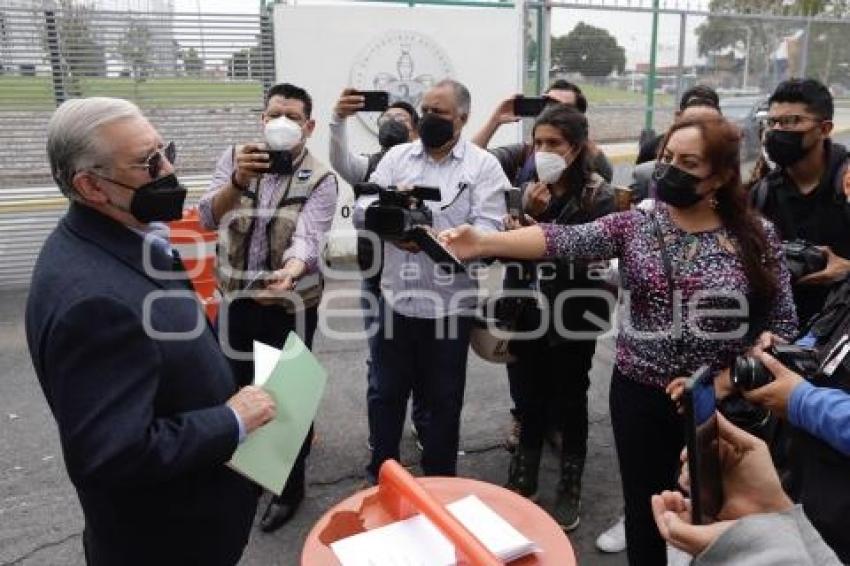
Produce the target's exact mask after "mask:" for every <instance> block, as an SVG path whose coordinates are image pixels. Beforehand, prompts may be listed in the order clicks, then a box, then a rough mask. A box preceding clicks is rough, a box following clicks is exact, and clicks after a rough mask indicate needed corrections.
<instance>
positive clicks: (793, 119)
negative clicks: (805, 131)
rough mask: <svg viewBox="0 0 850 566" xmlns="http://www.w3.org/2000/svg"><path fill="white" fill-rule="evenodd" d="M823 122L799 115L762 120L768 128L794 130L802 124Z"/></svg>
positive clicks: (769, 117)
mask: <svg viewBox="0 0 850 566" xmlns="http://www.w3.org/2000/svg"><path fill="white" fill-rule="evenodd" d="M806 121H809V122H823V120H821V119H820V118H815V117H813V116H801V115H800V114H788V115H787V116H768V117H767V118H765V119H764V123H765V124H766V125H767V127H768V128H776V127H777V126H778V127H780V128H783V129H784V128H794V127H797V126H799V125H800V124H802V123H803V122H806Z"/></svg>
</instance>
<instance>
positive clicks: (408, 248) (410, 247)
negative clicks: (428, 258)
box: [392, 242, 422, 254]
mask: <svg viewBox="0 0 850 566" xmlns="http://www.w3.org/2000/svg"><path fill="white" fill-rule="evenodd" d="M392 245H394V246H395V247H397V248H398V249H400V250H401V251H403V252H407V253H409V254H418V253H419V252H421V251H422V249H421V248H420V247H419V244H417V243H416V242H392Z"/></svg>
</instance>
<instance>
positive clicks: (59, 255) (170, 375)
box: [26, 204, 259, 565]
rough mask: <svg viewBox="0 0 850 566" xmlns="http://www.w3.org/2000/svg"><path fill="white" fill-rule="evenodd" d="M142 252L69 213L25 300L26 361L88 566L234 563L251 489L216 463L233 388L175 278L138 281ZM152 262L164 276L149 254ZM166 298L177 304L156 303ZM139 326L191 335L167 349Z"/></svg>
mask: <svg viewBox="0 0 850 566" xmlns="http://www.w3.org/2000/svg"><path fill="white" fill-rule="evenodd" d="M142 254H143V240H142V237H141V236H139V235H138V234H136V233H135V232H132V231H131V230H129V229H128V228H126V227H125V226H122V225H121V224H119V223H117V222H114V221H113V220H111V219H109V218H107V217H106V216H103V215H102V214H100V213H98V212H96V211H94V210H93V209H90V208H88V207H85V206H83V205H79V204H72V205H71V207H70V209H69V211H68V214H67V215H66V216H65V217H64V218H63V219H62V220H61V221H60V223H59V225H58V227H57V228H56V229H55V230H54V231H53V233H52V234H51V235H50V237H49V238H48V239H47V242H46V243H45V245H44V247H43V248H42V250H41V253H40V255H39V258H38V261H37V263H36V266H35V272H34V274H33V279H32V286H31V288H30V294H29V298H28V301H27V310H26V330H27V342H28V344H29V350H30V355H31V357H32V361H33V365H34V366H35V371H36V374H37V375H38V379H39V382H40V383H41V387H42V389H43V391H44V394H45V397H46V398H47V402H48V404H49V405H50V409H51V411H52V412H53V415H54V417H55V418H56V423H57V426H58V428H59V437H60V440H61V443H62V451H63V454H64V457H65V464H66V467H67V469H68V475H69V476H70V478H71V481H72V482H73V484H74V486H75V487H76V489H77V493H78V495H79V498H80V503H81V504H82V507H83V512H84V514H85V521H86V533H85V538H84V541H85V544H86V554H87V557H88V561H89V563H90V564H98V565H99V564H110V565H111V564H120V565H125V564H140V565H141V564H144V565H152V564H157V565H161V564H181V565H183V564H204V565H206V564H216V565H217V564H222V565H223V564H235V563H236V562H237V561H238V560H239V557H240V556H241V554H242V550H243V548H244V546H245V544H246V543H247V541H248V535H249V532H250V528H251V523H252V520H253V517H254V513H255V511H256V505H257V495H258V493H259V491H258V490H257V489H256V488H255V487H254V486H253V485H252V484H250V483H249V482H248V481H247V480H245V479H244V478H242V477H241V476H239V475H237V474H236V473H235V472H232V471H231V470H229V469H228V468H227V467H225V465H224V463H225V462H226V461H227V460H228V459H229V458H230V456H231V454H232V453H233V451H234V449H235V448H236V444H237V439H238V425H237V422H236V419H235V417H234V415H233V414H232V412H231V411H230V409H229V408H228V407H226V406H225V405H224V404H223V403H224V402H225V401H226V400H227V399H228V398H229V397H230V396H231V395H233V394H234V393H235V392H236V385H235V383H234V380H233V376H232V374H231V372H230V368H229V365H228V363H227V360H226V359H225V357H224V356H223V354H222V353H221V350H220V347H219V345H218V343H217V340H216V338H215V336H214V335H213V333H212V331H211V330H210V329H209V327H208V326H207V324H206V320H205V319H204V318H203V313H202V312H201V310H200V308H199V305H198V303H197V301H196V300H194V298H193V297H192V294H191V292H190V291H189V288H188V287H187V286H186V282H185V281H168V280H164V279H159V278H157V277H155V276H152V275H148V274H146V273H145V269H144V267H143V260H142V258H143V256H142ZM151 262H152V263H153V265H154V266H155V267H158V268H159V269H170V267H171V258H170V256H168V255H167V253H166V252H165V251H164V250H161V249H152V252H151ZM174 290H182V291H184V296H183V297H182V298H180V299H177V298H174V299H169V298H162V297H160V298H157V293H160V294H161V293H163V292H165V291H174ZM153 299H156V300H153ZM146 300H147V301H148V302H147V303H146ZM146 313H147V314H146ZM146 328H147V330H148V331H150V330H153V331H157V332H172V333H174V332H184V333H186V332H190V331H191V330H192V329H196V328H197V329H198V330H199V332H196V333H195V334H196V336H195V337H192V338H190V339H183V340H165V339H155V338H152V337H151V335H150V334H151V333H150V332H148V331H146Z"/></svg>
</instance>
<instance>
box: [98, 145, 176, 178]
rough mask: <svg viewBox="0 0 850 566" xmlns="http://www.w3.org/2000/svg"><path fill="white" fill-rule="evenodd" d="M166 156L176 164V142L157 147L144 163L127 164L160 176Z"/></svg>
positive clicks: (152, 175) (152, 176) (153, 176)
mask: <svg viewBox="0 0 850 566" xmlns="http://www.w3.org/2000/svg"><path fill="white" fill-rule="evenodd" d="M163 158H165V159H167V160H168V162H169V163H171V164H172V165H174V161H175V160H176V159H177V148H176V147H175V145H174V142H168V144H167V145H166V146H165V147H163V148H157V149H155V150H154V151H153V153H151V154H150V155H149V156H148V157H147V158H146V159H145V161H144V163H131V164H129V165H127V167H130V168H131V169H147V171H148V175H150V176H151V179H157V178H159V173H160V172H161V171H162V159H163ZM97 167H98V168H103V166H102V165H97Z"/></svg>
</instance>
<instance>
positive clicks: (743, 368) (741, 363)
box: [731, 345, 820, 391]
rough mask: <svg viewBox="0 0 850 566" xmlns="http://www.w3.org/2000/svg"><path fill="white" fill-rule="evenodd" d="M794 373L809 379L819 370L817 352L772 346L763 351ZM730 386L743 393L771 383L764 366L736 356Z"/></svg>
mask: <svg viewBox="0 0 850 566" xmlns="http://www.w3.org/2000/svg"><path fill="white" fill-rule="evenodd" d="M765 352H766V353H768V354H770V355H771V356H773V357H774V358H776V359H777V361H779V363H781V364H782V365H784V366H785V367H787V368H789V369H790V370H791V371H793V372H794V373H798V374H800V375H802V376H803V377H806V378H808V379H811V378H812V377H813V376H815V375H816V374H817V373H818V372H819V370H820V361H819V360H818V355H817V350H815V349H814V348H807V347H804V346H794V345H774V346H771V347H770V348H768V349H767V350H765ZM731 378H732V385H734V386H735V387H736V388H737V389H740V390H743V391H750V390H752V389H758V388H759V387H762V386H764V385H767V384H768V383H770V382H771V381H773V379H774V377H773V374H771V373H770V371H768V369H767V368H766V367H764V364H762V363H761V362H760V361H759V360H757V359H755V358H752V357H750V356H738V357H736V358H735V363H734V365H733V366H732V375H731Z"/></svg>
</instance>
